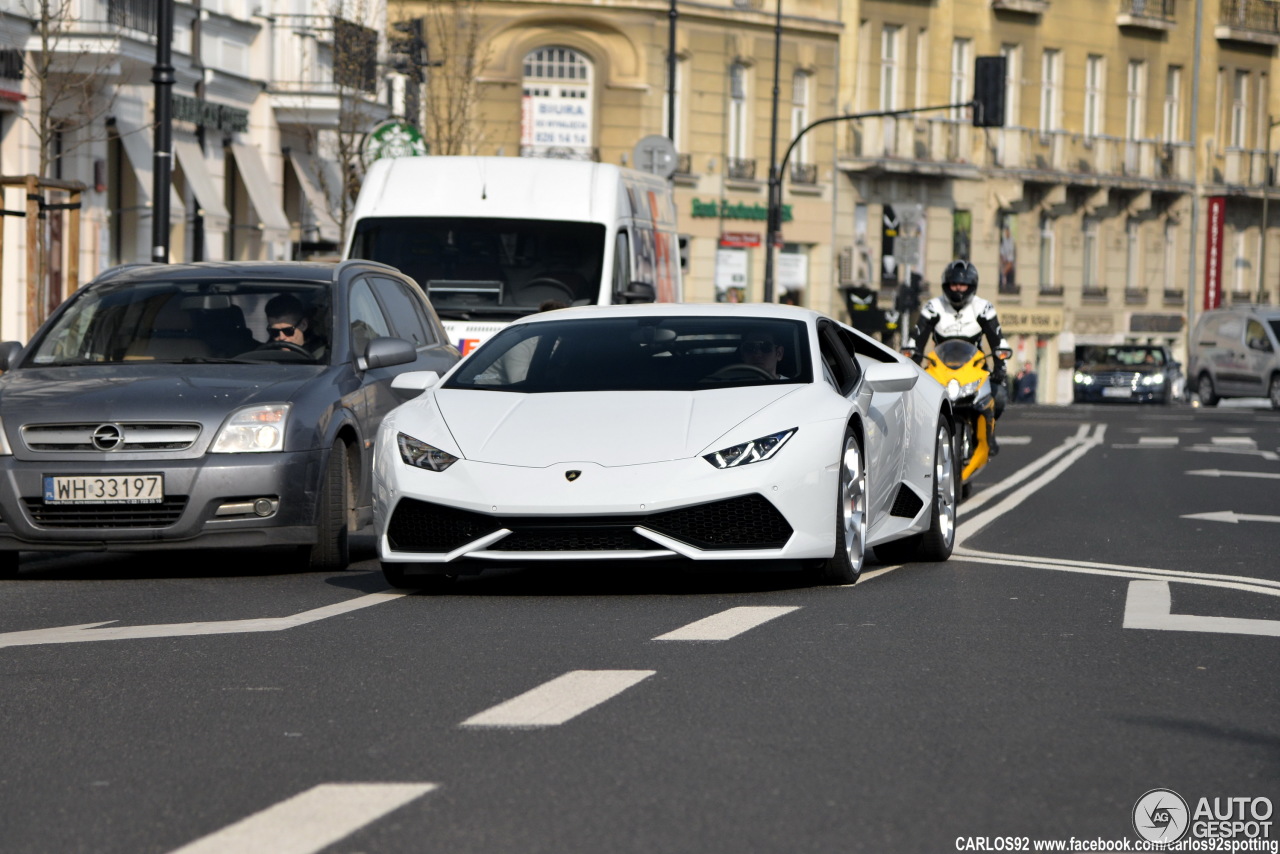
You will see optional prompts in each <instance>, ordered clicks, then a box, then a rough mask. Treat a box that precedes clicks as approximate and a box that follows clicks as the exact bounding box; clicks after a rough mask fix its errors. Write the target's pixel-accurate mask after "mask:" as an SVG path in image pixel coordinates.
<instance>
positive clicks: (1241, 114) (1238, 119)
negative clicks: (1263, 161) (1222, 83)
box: [1229, 71, 1249, 148]
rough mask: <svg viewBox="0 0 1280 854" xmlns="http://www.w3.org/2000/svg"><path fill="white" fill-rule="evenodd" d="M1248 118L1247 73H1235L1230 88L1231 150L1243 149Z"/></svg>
mask: <svg viewBox="0 0 1280 854" xmlns="http://www.w3.org/2000/svg"><path fill="white" fill-rule="evenodd" d="M1248 117H1249V72H1247V71H1237V72H1236V74H1235V78H1234V82H1233V85H1232V87H1231V131H1230V133H1231V137H1230V139H1231V142H1230V143H1229V145H1230V146H1231V147H1232V148H1244V147H1245V139H1246V130H1247V124H1248Z"/></svg>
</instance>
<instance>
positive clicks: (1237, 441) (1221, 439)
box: [1209, 436, 1258, 448]
mask: <svg viewBox="0 0 1280 854" xmlns="http://www.w3.org/2000/svg"><path fill="white" fill-rule="evenodd" d="M1209 442H1210V443H1211V444H1214V445H1224V446H1226V447H1231V448H1256V447H1258V442H1257V440H1256V439H1253V438H1252V437H1250V436H1211V437H1210V438H1209Z"/></svg>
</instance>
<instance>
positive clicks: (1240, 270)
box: [1231, 231, 1253, 294]
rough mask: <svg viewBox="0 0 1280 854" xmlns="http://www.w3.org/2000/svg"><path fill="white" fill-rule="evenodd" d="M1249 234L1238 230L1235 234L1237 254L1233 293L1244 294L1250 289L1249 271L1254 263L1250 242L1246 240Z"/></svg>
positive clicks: (1232, 285)
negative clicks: (1250, 251)
mask: <svg viewBox="0 0 1280 854" xmlns="http://www.w3.org/2000/svg"><path fill="white" fill-rule="evenodd" d="M1246 237H1247V235H1246V234H1245V232H1244V231H1237V232H1236V234H1235V241H1234V243H1235V255H1236V260H1235V264H1234V265H1233V267H1234V273H1235V275H1234V276H1233V277H1232V283H1231V287H1232V293H1236V294H1243V293H1247V292H1248V291H1249V273H1250V270H1251V269H1252V268H1253V263H1252V262H1251V261H1250V259H1249V243H1248V241H1247V240H1246Z"/></svg>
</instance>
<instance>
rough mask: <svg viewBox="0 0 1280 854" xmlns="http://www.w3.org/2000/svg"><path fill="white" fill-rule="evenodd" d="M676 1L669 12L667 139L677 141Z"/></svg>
mask: <svg viewBox="0 0 1280 854" xmlns="http://www.w3.org/2000/svg"><path fill="white" fill-rule="evenodd" d="M679 16H680V13H679V12H677V11H676V0H671V8H670V9H669V10H668V11H667V139H669V140H671V143H672V145H674V144H675V141H676V18H678V17H679Z"/></svg>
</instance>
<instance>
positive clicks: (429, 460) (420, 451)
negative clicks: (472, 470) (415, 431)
mask: <svg viewBox="0 0 1280 854" xmlns="http://www.w3.org/2000/svg"><path fill="white" fill-rule="evenodd" d="M396 445H398V446H399V448H400V459H402V460H404V461H405V464H406V465H411V466H413V467H414V468H419V469H426V470H428V471H444V470H445V469H447V468H448V467H449V466H451V465H453V464H454V463H456V462H457V461H458V458H457V457H455V456H454V455H453V454H451V453H449V452H448V451H442V450H440V449H439V448H437V447H435V446H434V445H428V444H427V443H426V442H423V441H422V440H420V439H415V438H413V437H412V436H409V435H406V434H404V433H397V434H396Z"/></svg>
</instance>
